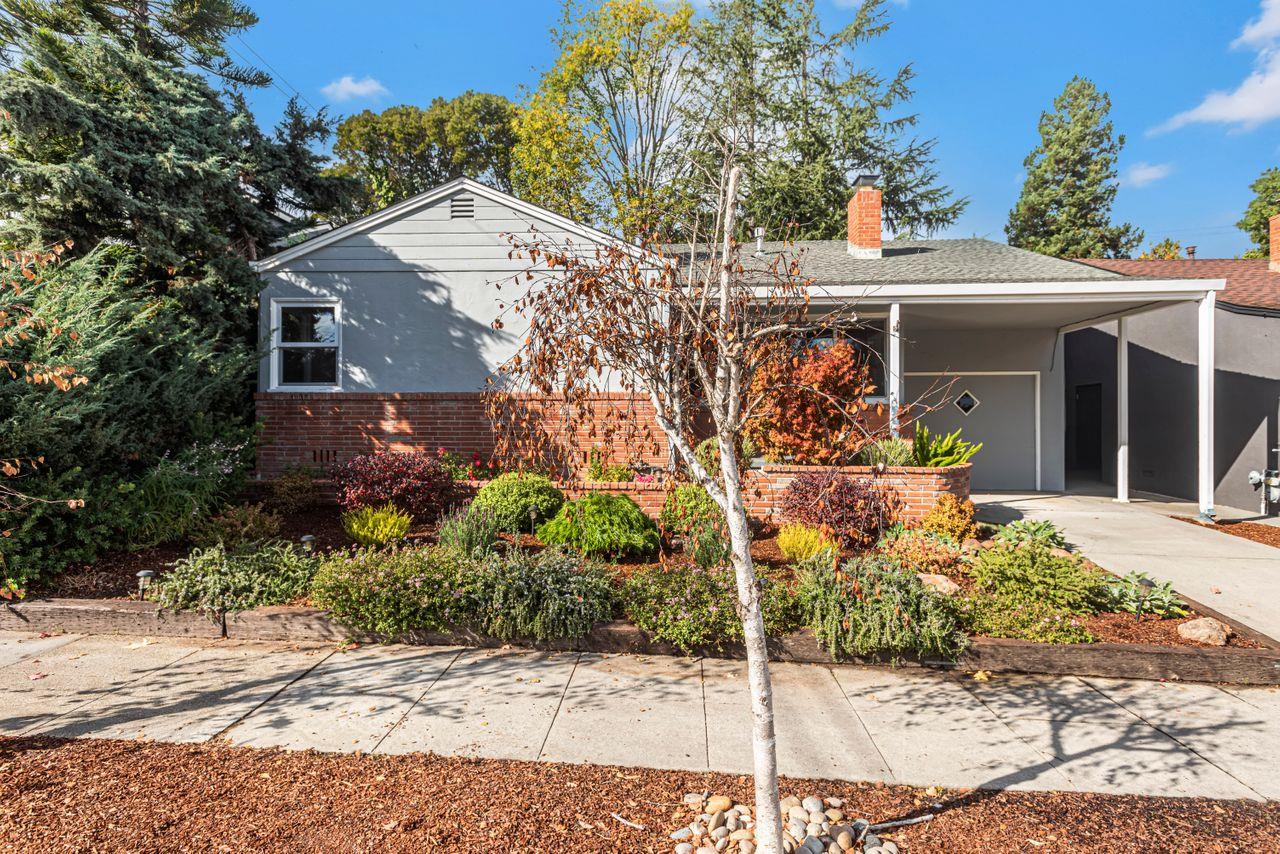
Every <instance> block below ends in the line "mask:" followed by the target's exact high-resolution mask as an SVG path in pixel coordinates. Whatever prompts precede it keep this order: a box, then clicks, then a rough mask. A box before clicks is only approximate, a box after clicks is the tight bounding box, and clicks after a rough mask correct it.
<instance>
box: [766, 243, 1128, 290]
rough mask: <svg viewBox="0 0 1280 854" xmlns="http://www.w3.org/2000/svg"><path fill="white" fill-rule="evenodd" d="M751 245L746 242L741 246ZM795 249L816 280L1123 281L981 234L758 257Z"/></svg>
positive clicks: (807, 247) (769, 248) (781, 247)
mask: <svg viewBox="0 0 1280 854" xmlns="http://www.w3.org/2000/svg"><path fill="white" fill-rule="evenodd" d="M744 248H745V249H746V250H748V251H749V250H750V248H751V247H750V244H748V245H747V246H745V247H744ZM782 251H789V252H792V253H799V254H800V259H801V260H800V263H801V267H802V269H803V270H804V275H806V276H808V277H811V278H812V279H813V280H814V282H815V283H817V284H820V285H877V284H917V283H918V284H948V283H957V284H958V283H969V282H1068V281H1082V282H1096V281H1111V280H1116V281H1123V279H1124V277H1123V276H1120V275H1117V274H1115V273H1109V272H1107V271H1105V270H1100V269H1097V268H1096V267H1089V266H1086V265H1083V264H1077V263H1076V262H1074V261H1064V260H1062V259H1061V258H1052V257H1050V256H1048V255H1041V254H1039V253H1037V252H1029V251H1027V250H1025V249H1018V248H1015V247H1013V246H1009V245H1008V244H1005V243H996V242H994V241H991V240H982V239H980V238H965V239H957V240H891V241H888V242H886V243H885V244H884V247H883V249H882V253H881V257H880V258H855V257H853V256H852V255H850V254H849V251H848V247H847V244H846V242H845V241H843V240H799V241H795V242H793V243H782V242H766V243H765V244H764V253H763V256H762V257H765V258H767V257H768V256H769V255H770V254H776V253H778V252H782Z"/></svg>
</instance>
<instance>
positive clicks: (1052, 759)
mask: <svg viewBox="0 0 1280 854" xmlns="http://www.w3.org/2000/svg"><path fill="white" fill-rule="evenodd" d="M1071 678H1075V677H1071ZM955 681H956V683H957V684H959V686H960V687H961V688H962V689H963V690H964V691H966V692H968V694H969V696H970V697H973V699H975V700H977V701H978V704H979V705H981V706H982V708H984V709H986V710H987V712H988V713H989V714H990V715H991V717H993V718H995V719H996V720H997V721H999V722H1000V726H1002V727H1004V728H1005V729H1007V730H1008V731H1009V735H1011V736H1013V737H1014V738H1015V739H1017V740H1018V741H1020V742H1022V745H1023V746H1024V747H1026V748H1027V749H1028V750H1030V751H1031V752H1032V753H1034V754H1036V755H1037V756H1039V757H1041V758H1043V759H1044V761H1045V762H1048V763H1049V767H1050V768H1052V769H1053V770H1054V771H1057V772H1058V773H1059V774H1061V775H1062V779H1064V780H1066V781H1067V782H1068V783H1070V784H1071V787H1072V789H1073V790H1074V791H1077V792H1079V791H1082V790H1081V789H1080V787H1079V786H1077V785H1076V781H1075V780H1074V779H1072V777H1071V776H1070V775H1069V774H1067V772H1066V771H1065V770H1063V767H1062V763H1063V760H1062V759H1060V758H1059V757H1057V756H1055V755H1053V754H1051V753H1045V752H1044V751H1043V750H1041V749H1040V748H1038V747H1036V746H1035V745H1034V744H1032V743H1031V742H1030V741H1028V740H1027V739H1025V738H1023V737H1022V736H1020V735H1018V731H1017V730H1015V729H1014V728H1013V727H1012V726H1010V725H1009V722H1008V721H1007V720H1005V719H1004V718H1003V717H1001V715H1000V713H999V712H997V711H996V710H995V709H993V708H991V705H990V704H989V703H988V702H987V701H986V700H984V699H982V698H981V697H980V696H978V692H976V691H974V690H973V689H972V688H970V687H969V686H968V685H966V684H964V679H963V678H957V679H956V680H955ZM1125 711H1128V709H1126V710H1125Z"/></svg>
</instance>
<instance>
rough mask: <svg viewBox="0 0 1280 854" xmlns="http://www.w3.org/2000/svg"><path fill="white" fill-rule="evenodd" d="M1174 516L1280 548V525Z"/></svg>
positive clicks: (1183, 520)
mask: <svg viewBox="0 0 1280 854" xmlns="http://www.w3.org/2000/svg"><path fill="white" fill-rule="evenodd" d="M1173 518H1174V519H1178V520H1179V521H1182V522H1190V523H1191V524H1192V525H1199V526H1200V527H1201V528H1211V529H1213V530H1215V531H1221V532H1222V533H1224V534H1230V535H1231V536H1233V537H1241V538H1243V539H1246V540H1253V541H1254V542H1255V543H1262V544H1263V545H1264V546H1274V547H1276V548H1278V549H1280V526H1277V525H1261V524H1259V523H1257V522H1215V523H1213V524H1209V523H1208V522H1205V521H1202V520H1200V519H1192V518H1191V517H1189V516H1174V517H1173Z"/></svg>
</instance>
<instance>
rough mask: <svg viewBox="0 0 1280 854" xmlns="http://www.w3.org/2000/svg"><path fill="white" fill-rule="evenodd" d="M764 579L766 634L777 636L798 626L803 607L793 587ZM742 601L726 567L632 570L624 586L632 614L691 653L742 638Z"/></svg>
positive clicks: (651, 630)
mask: <svg viewBox="0 0 1280 854" xmlns="http://www.w3.org/2000/svg"><path fill="white" fill-rule="evenodd" d="M759 581H760V586H761V596H762V597H763V598H762V601H761V605H762V607H763V610H764V623H765V632H766V633H768V634H769V635H771V636H774V635H781V634H786V633H787V632H790V631H793V630H794V629H796V628H797V627H798V625H799V611H798V610H797V606H796V600H795V596H794V595H793V593H792V591H791V589H790V588H789V587H788V586H787V584H786V583H785V582H784V581H781V580H775V579H773V578H770V577H766V576H763V575H762V576H760V578H759ZM737 599H738V590H737V584H736V581H735V578H734V574H733V571H732V570H731V569H728V568H727V567H718V568H714V569H704V568H702V567H699V566H696V565H688V564H678V565H673V566H665V567H655V568H652V569H645V570H641V571H639V572H636V573H633V574H632V575H630V576H629V577H628V578H627V580H626V581H625V582H624V583H623V585H622V601H623V607H624V609H625V611H626V614H627V618H628V619H630V620H631V622H633V623H635V624H636V625H637V626H639V627H640V628H641V629H643V630H644V631H646V632H648V633H649V634H651V635H653V637H654V638H655V639H656V640H660V641H666V642H667V643H670V644H672V645H674V646H675V647H677V648H679V649H680V650H682V651H683V652H686V653H688V652H693V651H694V650H696V649H700V648H709V649H723V648H724V647H725V646H726V645H728V644H732V643H740V642H741V641H742V621H741V619H740V618H739V617H738V611H737V607H736V603H737Z"/></svg>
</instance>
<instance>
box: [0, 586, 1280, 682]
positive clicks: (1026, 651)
mask: <svg viewBox="0 0 1280 854" xmlns="http://www.w3.org/2000/svg"><path fill="white" fill-rule="evenodd" d="M1189 604H1191V603H1189ZM1193 607H1195V608H1196V610H1197V611H1199V612H1200V613H1202V614H1203V613H1205V612H1206V611H1210V609H1204V610H1201V606H1198V605H1195V604H1193ZM1209 615H1210V616H1214V617H1217V618H1220V619H1223V620H1224V622H1227V623H1228V624H1229V625H1230V626H1231V627H1232V628H1233V630H1235V631H1236V632H1237V633H1239V634H1240V635H1241V636H1242V637H1248V638H1250V639H1253V640H1256V641H1257V642H1259V643H1264V644H1266V645H1267V648H1264V649H1241V648H1239V647H1179V646H1157V645H1153V644H1118V643H1094V644H1040V643H1031V642H1029V641H1022V640H1011V639H1002V638H973V639H972V640H971V642H970V645H969V648H968V649H967V650H966V651H965V652H964V653H963V654H962V655H961V656H960V659H959V660H958V661H955V662H950V661H933V660H918V659H902V660H900V661H899V662H897V664H898V666H902V667H910V668H928V669H944V670H964V671H975V670H986V671H989V672H992V673H1034V674H1041V675H1051V676H1098V677H1113V678H1123V679H1164V680H1172V681H1183V682H1214V683H1217V682H1221V683H1234V684H1240V685H1280V644H1277V643H1276V642H1275V641H1274V640H1273V639H1271V638H1269V637H1267V636H1266V635H1263V634H1261V633H1259V632H1256V631H1254V630H1253V629H1249V628H1247V627H1245V626H1241V625H1240V624H1239V623H1237V622H1235V621H1233V620H1227V619H1225V618H1223V617H1221V615H1219V614H1217V613H1216V612H1211V613H1210V614H1209ZM0 630H3V631H27V632H50V633H60V632H61V633H75V634H127V635H156V636H174V637H203V638H229V639H233V640H260V641H291V642H295V643H297V642H303V643H307V642H309V643H341V642H343V641H347V640H354V641H357V642H361V643H378V642H379V641H380V640H383V639H381V638H375V637H370V636H362V635H360V634H359V633H353V632H351V631H350V630H348V629H346V628H344V627H343V626H342V625H341V624H340V623H338V622H337V621H336V620H334V619H332V618H331V617H330V616H329V615H328V614H327V613H325V612H324V611H321V610H318V609H315V608H308V607H303V606H294V605H281V606H273V607H265V608H255V609H253V610H251V611H243V612H239V613H234V614H227V615H226V616H225V618H224V619H221V620H213V619H210V618H208V617H205V616H203V615H200V614H196V613H192V612H173V611H165V610H163V609H161V608H160V607H159V606H158V605H156V604H155V603H154V602H138V601H130V600H117V599H31V600H27V601H25V602H20V603H17V604H10V605H4V606H0ZM386 640H394V641H396V642H399V643H409V644H419V645H428V646H469V647H490V648H492V647H499V646H506V645H508V643H509V642H508V641H504V640H499V639H497V638H492V637H485V636H482V635H477V634H474V633H472V632H451V633H446V632H412V633H409V634H407V635H404V636H400V637H396V638H390V639H386ZM510 645H513V646H523V647H529V648H534V649H542V650H555V651H566V652H570V651H573V652H596V653H609V654H619V653H630V654H634V655H674V656H679V655H682V654H683V653H681V652H680V651H679V650H678V649H676V648H675V647H673V646H671V645H670V644H666V643H662V642H659V641H654V640H652V639H650V638H649V637H648V635H647V634H646V633H645V632H643V631H642V630H640V629H639V628H637V627H636V626H634V625H632V624H631V623H629V622H626V621H624V620H613V621H610V622H606V623H600V624H598V625H597V626H595V628H593V629H592V630H591V632H590V633H588V634H587V635H586V636H585V637H583V638H580V639H578V640H563V641H554V642H550V643H520V642H511V643H510ZM769 646H770V655H769V657H770V659H771V660H774V661H786V662H793V663H804V664H831V663H832V660H831V656H830V655H829V654H828V653H827V652H826V651H825V650H824V649H822V647H821V646H820V645H819V644H818V641H817V638H816V637H815V636H814V634H813V632H812V631H809V630H803V631H799V632H794V633H792V634H789V635H786V636H784V637H779V638H771V639H770V641H769ZM695 654H698V655H705V656H707V657H713V658H729V659H741V658H743V657H744V654H743V650H742V649H741V647H734V646H729V647H726V648H725V649H722V650H714V649H705V650H696V651H695ZM844 663H849V664H865V665H885V664H889V663H890V662H889V659H888V658H887V657H872V658H866V659H855V660H850V661H848V662H844Z"/></svg>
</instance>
